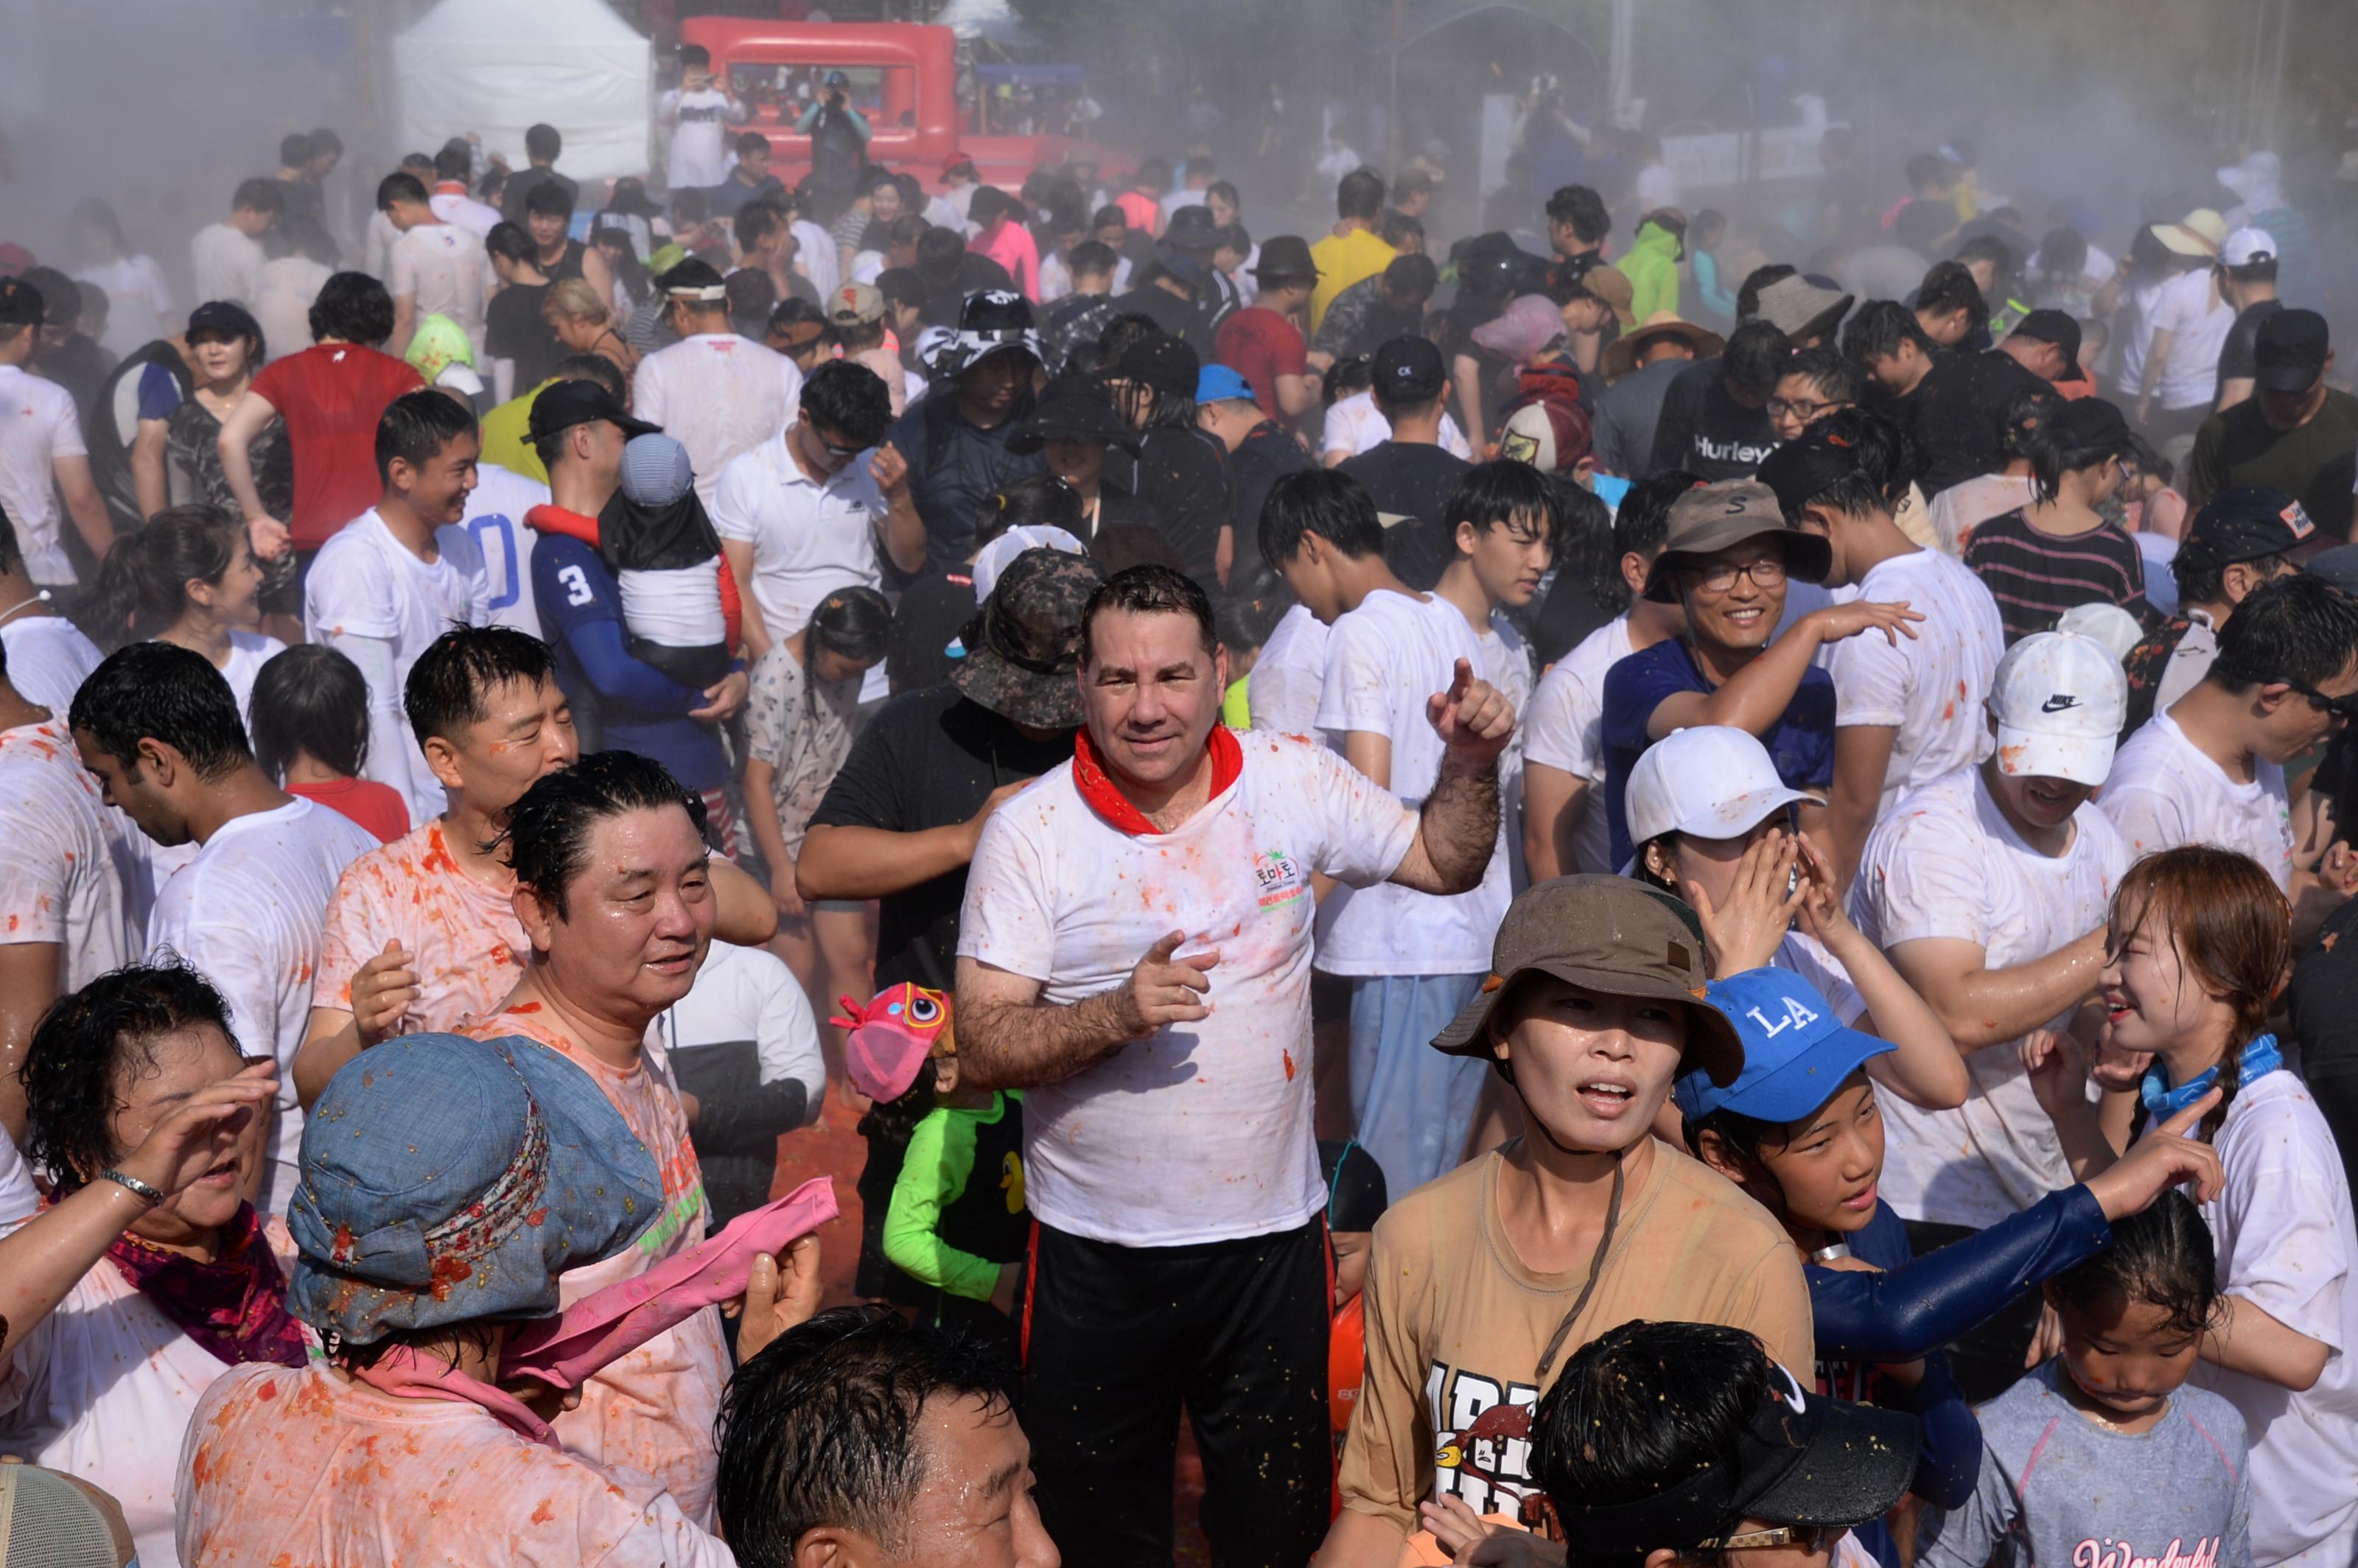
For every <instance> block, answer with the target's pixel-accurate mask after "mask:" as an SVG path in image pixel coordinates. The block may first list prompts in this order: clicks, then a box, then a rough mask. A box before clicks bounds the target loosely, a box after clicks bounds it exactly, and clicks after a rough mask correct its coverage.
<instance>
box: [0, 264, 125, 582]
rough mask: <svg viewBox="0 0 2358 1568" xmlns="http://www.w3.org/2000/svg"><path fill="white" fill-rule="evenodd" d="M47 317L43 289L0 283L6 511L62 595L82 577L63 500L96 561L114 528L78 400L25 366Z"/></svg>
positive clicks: (0, 456) (1, 472)
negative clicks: (62, 528) (68, 544)
mask: <svg viewBox="0 0 2358 1568" xmlns="http://www.w3.org/2000/svg"><path fill="white" fill-rule="evenodd" d="M47 319H48V311H47V309H46V308H45V307H44V305H43V303H42V300H41V291H40V290H39V289H38V288H35V287H33V286H32V285H31V284H29V283H27V282H26V281H25V280H24V279H23V278H21V277H0V512H5V514H7V516H8V520H9V522H11V523H12V524H15V525H16V540H17V543H18V545H19V546H21V547H22V548H23V550H24V552H25V564H26V566H27V568H29V569H30V570H31V572H32V576H33V580H34V581H35V582H38V583H40V584H42V585H43V586H45V587H49V588H60V589H62V588H71V587H73V586H74V584H75V583H76V582H77V581H78V580H79V579H77V578H76V577H75V575H74V568H73V562H72V560H71V559H70V557H68V556H67V555H66V549H65V542H64V540H63V539H62V538H61V537H60V536H59V524H60V522H61V518H60V516H59V511H58V498H59V496H63V497H64V498H65V514H66V515H68V516H70V517H71V518H72V519H73V524H74V528H75V530H76V532H78V533H80V534H81V538H82V543H83V544H85V545H87V546H90V549H91V552H92V554H93V555H98V556H103V555H105V554H106V552H107V549H108V547H109V546H112V545H113V544H114V521H113V520H112V519H111V518H109V517H108V516H107V514H106V503H105V502H104V501H103V500H102V499H101V498H100V496H99V493H98V484H97V481H94V480H92V478H91V472H90V449H89V448H88V447H86V446H84V445H83V444H82V439H81V417H80V416H78V415H77V414H76V413H75V412H74V402H73V395H72V394H71V393H70V392H68V391H67V390H66V389H65V388H64V387H62V386H59V384H57V383H56V382H53V381H49V380H47V379H45V378H44V377H41V376H38V375H35V374H33V373H32V372H31V371H29V370H27V368H26V367H27V366H28V365H30V364H31V363H32V362H33V351H34V350H35V349H36V348H38V346H39V344H40V337H41V325H42V323H43V322H44V321H46V320H47Z"/></svg>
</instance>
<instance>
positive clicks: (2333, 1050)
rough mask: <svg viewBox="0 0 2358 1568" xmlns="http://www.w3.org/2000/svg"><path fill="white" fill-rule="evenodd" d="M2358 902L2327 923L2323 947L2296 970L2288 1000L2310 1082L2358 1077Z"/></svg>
mask: <svg viewBox="0 0 2358 1568" xmlns="http://www.w3.org/2000/svg"><path fill="white" fill-rule="evenodd" d="M2353 929H2358V900H2353V901H2352V902H2351V903H2345V904H2343V905H2342V907H2341V908H2340V909H2337V910H2335V911H2334V912H2333V914H2331V915H2330V916H2328V917H2327V919H2326V922H2325V926H2324V928H2323V930H2321V931H2320V933H2319V934H2318V941H2317V943H2316V945H2315V946H2311V947H2310V948H2309V951H2308V952H2306V953H2304V954H2302V955H2301V957H2300V961H2299V963H2297V964H2295V965H2294V966H2293V969H2292V986H2291V989H2290V991H2289V993H2288V997H2287V1000H2288V1006H2289V1010H2290V1012H2291V1017H2292V1035H2293V1038H2294V1039H2295V1040H2297V1041H2299V1043H2300V1066H2301V1073H2302V1075H2303V1076H2306V1077H2309V1078H2312V1079H2314V1078H2347V1077H2350V1076H2353V1075H2358V941H2353V940H2351V936H2350V934H2351V932H2352V931H2353Z"/></svg>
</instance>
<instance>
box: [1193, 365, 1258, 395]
mask: <svg viewBox="0 0 2358 1568" xmlns="http://www.w3.org/2000/svg"><path fill="white" fill-rule="evenodd" d="M1236 399H1241V400H1243V401H1245V402H1248V403H1249V402H1252V401H1254V398H1253V389H1252V383H1251V382H1249V381H1247V380H1246V379H1245V378H1244V377H1243V376H1241V375H1239V374H1238V373H1236V372H1235V371H1234V370H1231V369H1230V368H1229V367H1228V366H1227V365H1217V364H1215V365H1206V366H1205V367H1204V368H1203V369H1202V370H1200V371H1198V372H1197V373H1195V401H1196V402H1198V403H1226V402H1229V401H1232V400H1236Z"/></svg>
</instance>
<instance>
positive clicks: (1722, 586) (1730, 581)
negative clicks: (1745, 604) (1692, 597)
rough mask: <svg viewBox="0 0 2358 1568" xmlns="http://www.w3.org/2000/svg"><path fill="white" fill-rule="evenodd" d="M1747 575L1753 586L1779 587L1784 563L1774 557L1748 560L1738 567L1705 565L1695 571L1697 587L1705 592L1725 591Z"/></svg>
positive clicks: (1782, 580)
mask: <svg viewBox="0 0 2358 1568" xmlns="http://www.w3.org/2000/svg"><path fill="white" fill-rule="evenodd" d="M1740 577H1748V578H1750V579H1752V586H1753V587H1755V588H1781V587H1782V586H1784V582H1785V563H1784V561H1783V560H1782V559H1781V558H1779V557H1763V558H1761V559H1759V560H1757V561H1752V562H1748V563H1747V564H1746V565H1744V566H1740V567H1725V566H1721V567H1706V568H1704V569H1703V570H1702V571H1699V572H1697V573H1695V575H1694V581H1695V586H1696V587H1697V588H1700V589H1703V590H1704V592H1705V593H1726V592H1728V591H1729V590H1731V589H1734V588H1735V587H1736V579H1737V578H1740Z"/></svg>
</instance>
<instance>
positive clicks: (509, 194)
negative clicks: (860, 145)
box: [500, 164, 581, 229]
mask: <svg viewBox="0 0 2358 1568" xmlns="http://www.w3.org/2000/svg"><path fill="white" fill-rule="evenodd" d="M544 185H558V186H562V187H564V189H565V198H566V200H568V201H573V202H576V203H579V200H580V197H581V188H580V187H579V186H578V185H576V184H574V183H573V181H571V180H569V179H568V178H565V176H563V175H561V174H559V173H557V171H556V170H555V169H553V168H546V167H545V166H542V165H539V164H535V165H534V166H533V167H532V168H520V169H518V170H516V171H515V173H514V174H512V175H510V176H508V179H507V183H506V184H505V185H503V186H502V187H500V216H501V217H503V218H505V219H506V220H507V221H508V222H511V223H514V225H515V226H516V227H517V228H519V229H521V228H524V227H525V226H526V221H527V219H528V218H529V217H530V214H529V213H527V212H526V211H525V198H526V197H528V196H530V195H531V194H532V193H533V192H534V191H535V190H537V189H540V188H541V187H542V186H544Z"/></svg>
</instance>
